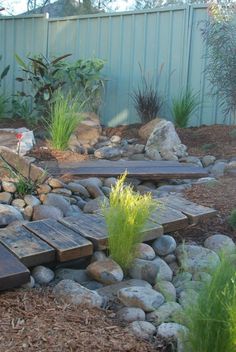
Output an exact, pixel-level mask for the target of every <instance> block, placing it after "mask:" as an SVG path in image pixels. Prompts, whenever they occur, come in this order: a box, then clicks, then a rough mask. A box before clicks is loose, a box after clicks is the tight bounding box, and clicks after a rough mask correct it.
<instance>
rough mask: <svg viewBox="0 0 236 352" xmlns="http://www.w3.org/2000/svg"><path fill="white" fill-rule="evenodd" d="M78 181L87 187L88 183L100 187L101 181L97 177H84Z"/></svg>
mask: <svg viewBox="0 0 236 352" xmlns="http://www.w3.org/2000/svg"><path fill="white" fill-rule="evenodd" d="M78 183H80V184H81V185H82V186H84V187H85V188H87V186H89V185H95V186H97V187H102V181H101V180H100V178H98V177H89V178H85V179H83V180H79V181H78Z"/></svg>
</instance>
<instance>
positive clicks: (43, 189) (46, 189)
mask: <svg viewBox="0 0 236 352" xmlns="http://www.w3.org/2000/svg"><path fill="white" fill-rule="evenodd" d="M51 190H52V189H51V187H50V186H49V185H46V184H45V183H44V184H43V185H39V186H38V188H37V193H38V194H47V193H50V192H51Z"/></svg>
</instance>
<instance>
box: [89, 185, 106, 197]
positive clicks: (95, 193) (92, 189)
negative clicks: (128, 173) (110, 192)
mask: <svg viewBox="0 0 236 352" xmlns="http://www.w3.org/2000/svg"><path fill="white" fill-rule="evenodd" d="M86 188H87V191H88V192H89V194H90V195H91V197H92V198H98V197H104V193H103V191H102V190H101V188H100V187H98V186H97V185H87V187H86Z"/></svg>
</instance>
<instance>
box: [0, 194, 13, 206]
mask: <svg viewBox="0 0 236 352" xmlns="http://www.w3.org/2000/svg"><path fill="white" fill-rule="evenodd" d="M12 199H13V195H12V193H10V192H1V193H0V204H11V202H12Z"/></svg>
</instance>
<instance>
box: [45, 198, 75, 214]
mask: <svg viewBox="0 0 236 352" xmlns="http://www.w3.org/2000/svg"><path fill="white" fill-rule="evenodd" d="M43 204H44V205H47V206H53V207H55V208H58V209H60V211H61V212H62V214H63V216H67V214H68V213H69V212H70V211H71V206H70V203H69V202H68V201H67V200H66V199H65V198H64V197H63V196H62V195H59V194H53V193H49V194H47V196H46V197H45V200H44V201H43Z"/></svg>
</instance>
